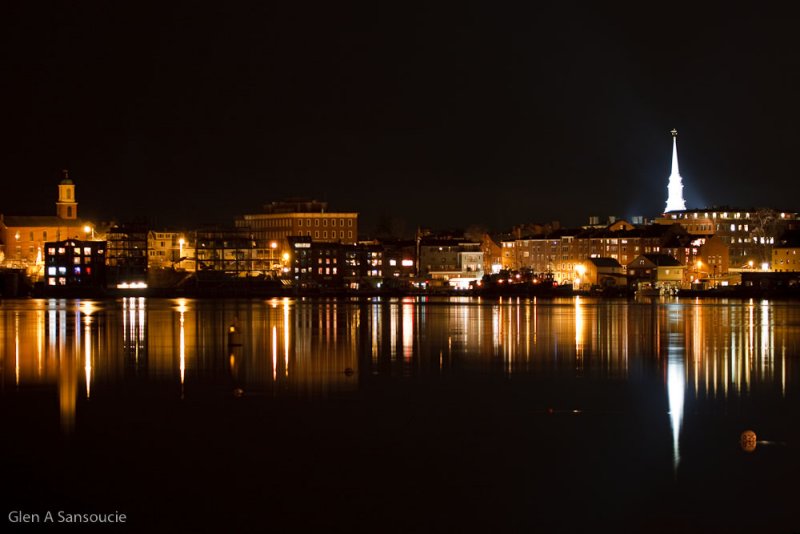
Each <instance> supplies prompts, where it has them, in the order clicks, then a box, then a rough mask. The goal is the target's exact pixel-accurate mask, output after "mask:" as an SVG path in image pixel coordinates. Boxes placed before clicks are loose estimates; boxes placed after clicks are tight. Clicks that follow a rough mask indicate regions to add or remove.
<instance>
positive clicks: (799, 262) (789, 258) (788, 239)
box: [771, 231, 800, 273]
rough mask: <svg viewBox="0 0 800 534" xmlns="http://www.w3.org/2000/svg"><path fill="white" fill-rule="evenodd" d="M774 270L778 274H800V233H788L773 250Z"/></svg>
mask: <svg viewBox="0 0 800 534" xmlns="http://www.w3.org/2000/svg"><path fill="white" fill-rule="evenodd" d="M771 265H772V270H773V271H774V272H778V273H787V272H789V273H796V272H800V232H797V231H795V232H787V233H786V234H784V235H783V236H781V238H780V240H779V241H778V242H777V243H776V244H775V246H774V247H773V248H772V263H771Z"/></svg>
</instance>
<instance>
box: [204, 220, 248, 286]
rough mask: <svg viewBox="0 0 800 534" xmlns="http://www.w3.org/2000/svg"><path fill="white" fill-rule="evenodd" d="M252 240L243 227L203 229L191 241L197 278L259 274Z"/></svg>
mask: <svg viewBox="0 0 800 534" xmlns="http://www.w3.org/2000/svg"><path fill="white" fill-rule="evenodd" d="M255 250H256V242H255V240H254V239H253V238H252V236H251V235H250V233H249V232H247V231H246V229H240V228H203V229H200V230H198V231H197V239H196V241H195V271H196V273H197V279H198V281H201V282H203V281H206V280H217V279H221V278H239V277H249V276H257V275H259V274H262V273H261V272H259V271H257V270H256V269H255V257H256V254H255Z"/></svg>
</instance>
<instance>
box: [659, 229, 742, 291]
mask: <svg viewBox="0 0 800 534" xmlns="http://www.w3.org/2000/svg"><path fill="white" fill-rule="evenodd" d="M661 251H662V252H663V253H665V254H669V255H670V256H672V257H673V258H675V259H676V260H678V261H679V262H680V263H681V264H683V265H686V271H685V276H686V278H685V279H684V285H685V286H688V285H691V284H700V283H704V284H706V285H710V286H712V287H713V286H717V285H720V284H721V285H729V284H730V283H731V281H732V280H735V278H733V279H732V278H730V277H729V276H728V267H729V253H728V245H726V244H725V242H724V241H723V240H722V238H721V237H719V236H716V235H697V234H688V233H684V234H675V235H673V236H671V237H670V238H669V239H668V240H667V241H666V242H665V243H664V245H663V246H662V247H661Z"/></svg>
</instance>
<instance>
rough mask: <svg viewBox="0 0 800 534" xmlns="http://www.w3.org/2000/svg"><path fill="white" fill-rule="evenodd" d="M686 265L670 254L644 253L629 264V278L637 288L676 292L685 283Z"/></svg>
mask: <svg viewBox="0 0 800 534" xmlns="http://www.w3.org/2000/svg"><path fill="white" fill-rule="evenodd" d="M685 270H686V266H685V265H682V264H681V262H679V261H678V260H676V259H675V258H673V257H672V256H670V255H669V254H642V255H641V256H637V257H636V258H634V259H633V261H631V262H630V263H629V264H628V269H627V274H628V280H629V283H630V284H631V286H632V287H636V288H637V289H656V290H661V291H669V292H674V291H677V290H678V289H680V288H681V287H682V286H683V283H684V279H685V276H684V271H685Z"/></svg>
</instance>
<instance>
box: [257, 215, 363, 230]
mask: <svg viewBox="0 0 800 534" xmlns="http://www.w3.org/2000/svg"><path fill="white" fill-rule="evenodd" d="M295 220H296V221H297V225H298V226H307V227H309V228H310V227H311V226H312V225H313V226H323V227H325V226H328V221H330V225H331V226H337V225H338V226H341V227H342V228H344V226H345V219H344V218H339V217H336V218H319V219H251V220H249V221H248V222H249V223H251V224H252V225H253V227H254V228H287V227H291V226H292V223H293V222H294V221H295ZM346 220H347V226H348V227H350V228H352V227H353V219H346ZM312 221H313V224H312ZM320 221H321V223H320ZM337 221H338V223H337Z"/></svg>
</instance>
